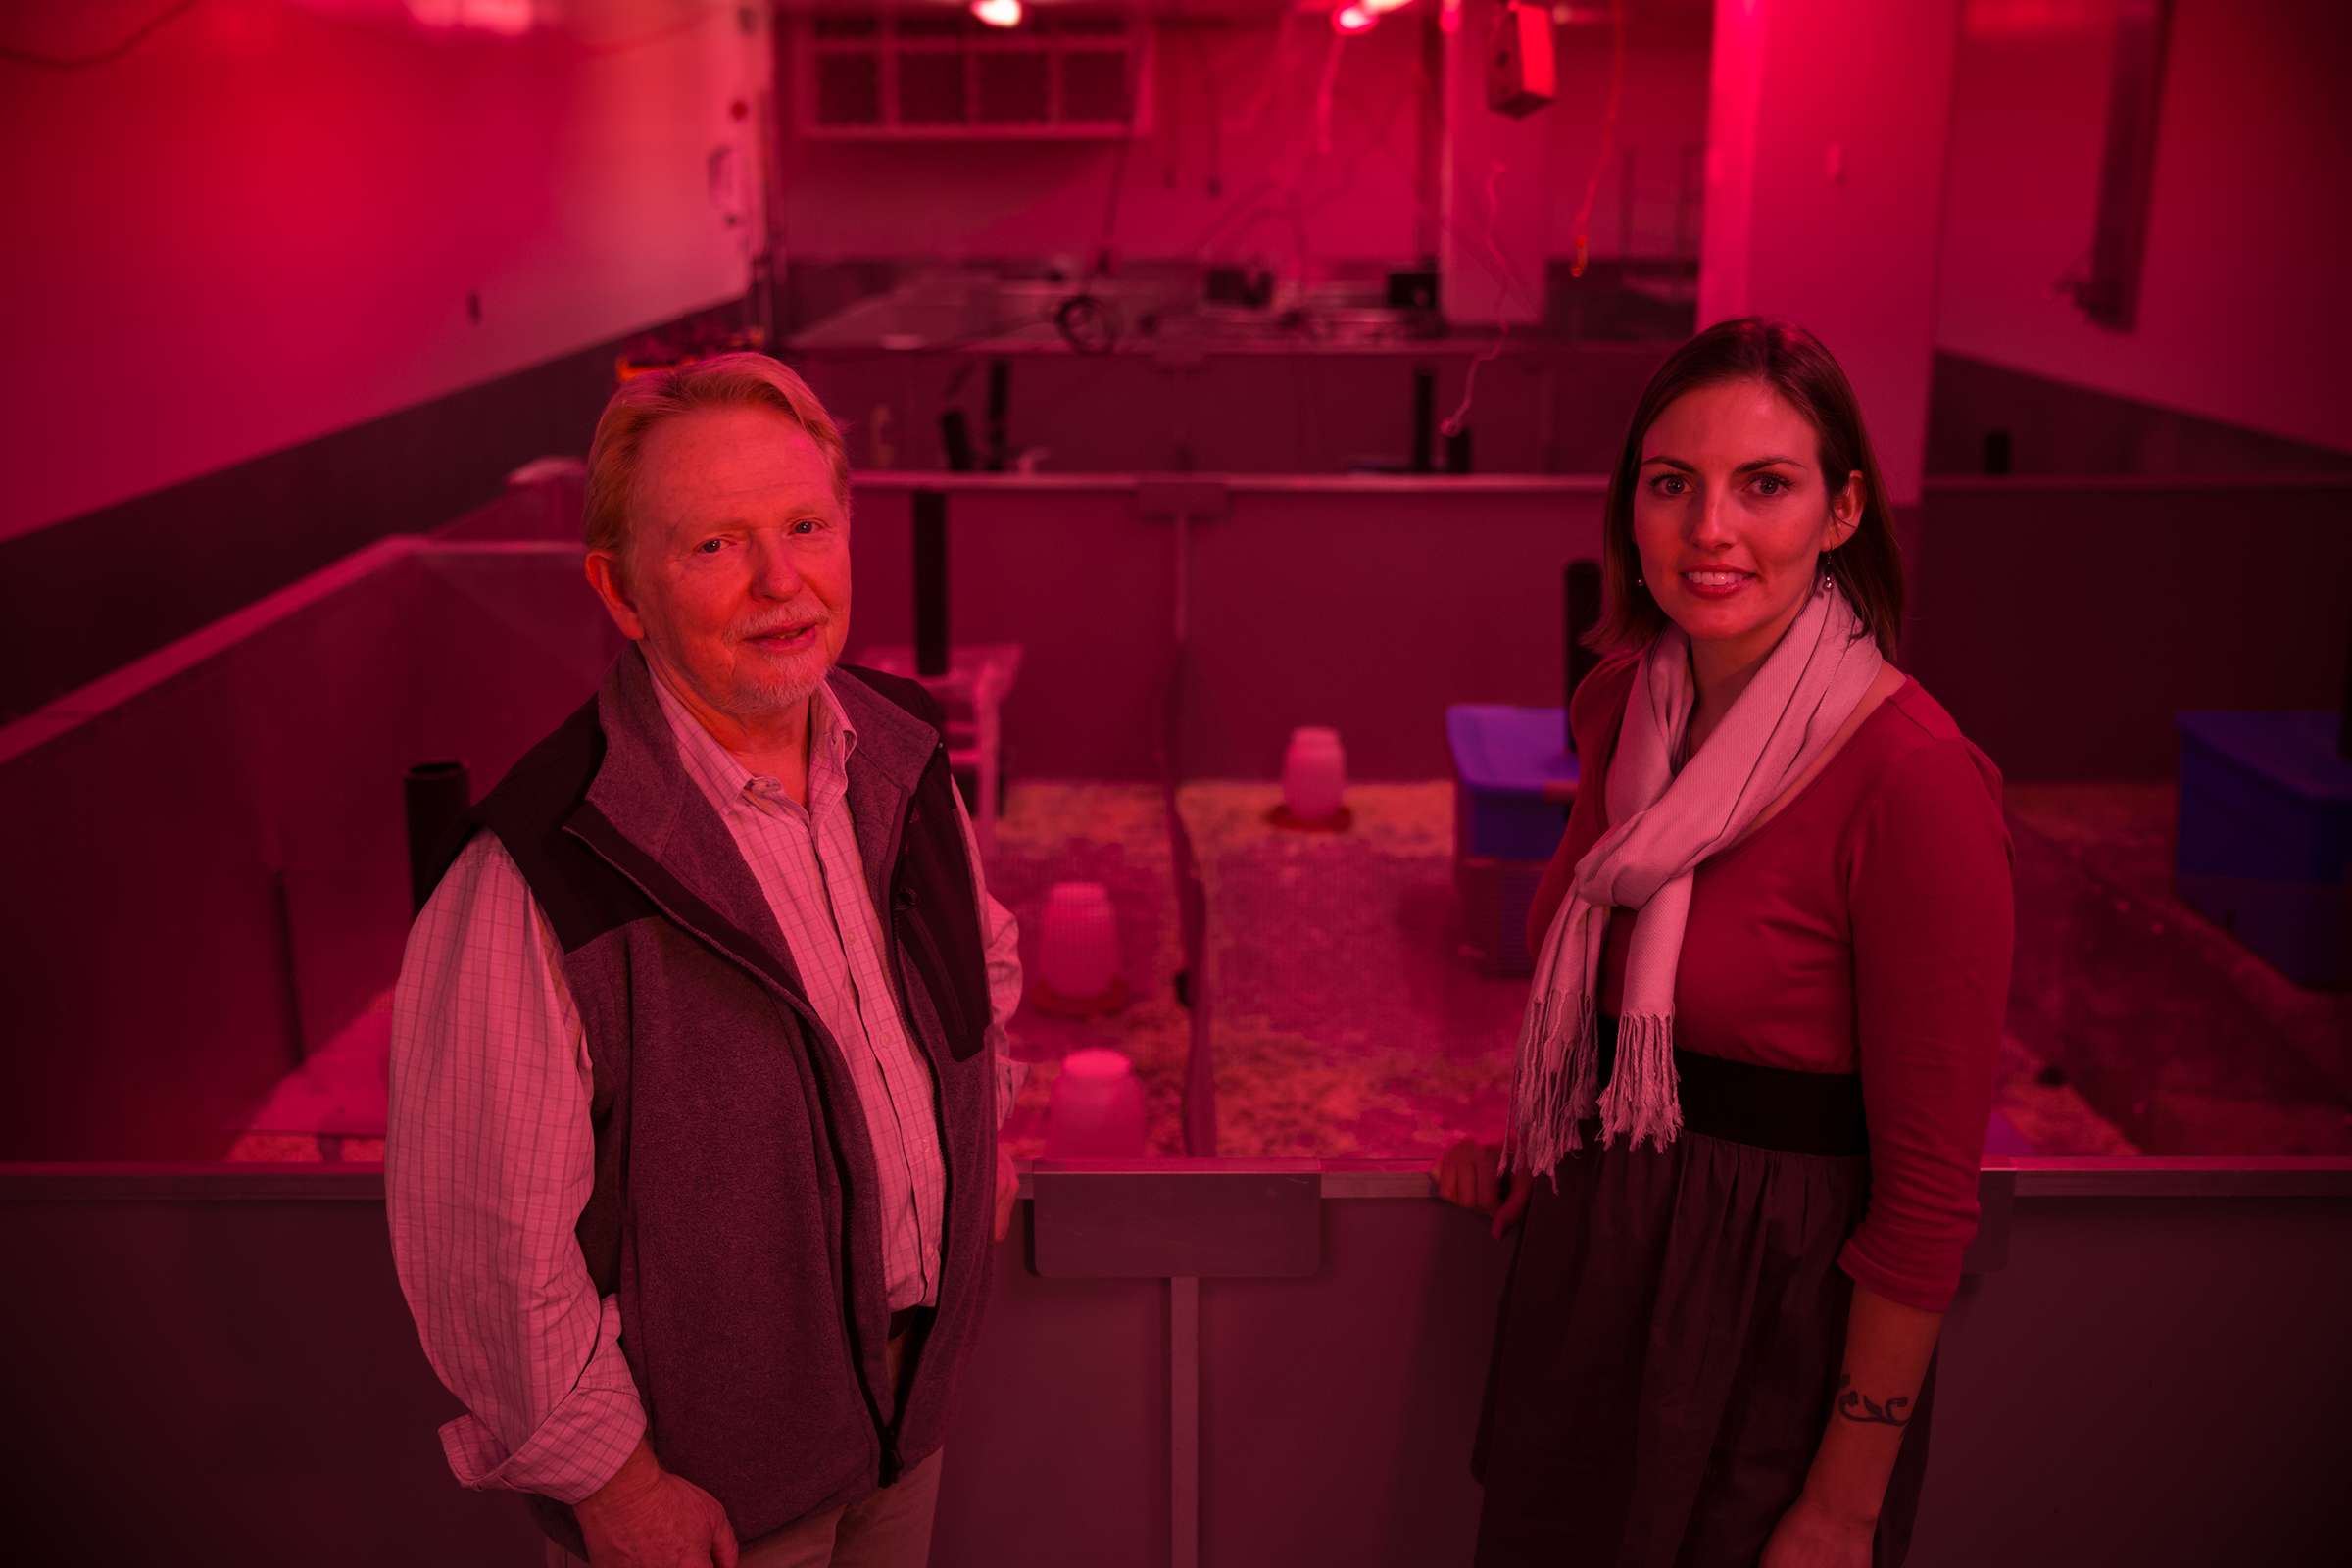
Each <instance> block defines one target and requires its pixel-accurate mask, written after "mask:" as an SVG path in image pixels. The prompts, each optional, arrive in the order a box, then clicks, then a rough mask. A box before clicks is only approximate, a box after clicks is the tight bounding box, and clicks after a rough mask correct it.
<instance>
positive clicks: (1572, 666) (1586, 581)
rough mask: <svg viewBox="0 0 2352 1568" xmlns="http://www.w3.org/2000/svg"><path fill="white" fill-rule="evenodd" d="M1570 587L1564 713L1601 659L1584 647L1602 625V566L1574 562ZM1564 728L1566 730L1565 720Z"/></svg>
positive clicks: (1572, 746)
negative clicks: (1578, 688) (1586, 639)
mask: <svg viewBox="0 0 2352 1568" xmlns="http://www.w3.org/2000/svg"><path fill="white" fill-rule="evenodd" d="M1566 578H1567V584H1568V613H1567V616H1566V624H1567V627H1568V695H1567V696H1566V697H1565V698H1563V699H1562V700H1561V704H1560V706H1561V707H1562V708H1563V709H1565V708H1566V707H1567V706H1568V704H1570V703H1572V702H1574V701H1575V700H1576V689H1577V687H1579V686H1581V685H1583V684H1584V680H1585V677H1586V676H1587V675H1590V674H1592V673H1593V665H1595V664H1597V663H1599V662H1600V656H1599V655H1598V654H1596V653H1594V652H1593V650H1592V649H1590V648H1587V647H1586V646H1585V638H1586V637H1587V636H1588V635H1590V634H1591V632H1592V630H1593V627H1595V626H1597V625H1599V624H1600V563H1599V562H1597V561H1571V562H1570V563H1568V570H1567V573H1566ZM1561 724H1562V726H1563V727H1566V725H1567V720H1566V719H1565V718H1564V717H1563V718H1562V719H1561ZM1568 750H1569V751H1571V752H1573V751H1575V750H1576V731H1575V730H1573V729H1570V730H1569V731H1568Z"/></svg>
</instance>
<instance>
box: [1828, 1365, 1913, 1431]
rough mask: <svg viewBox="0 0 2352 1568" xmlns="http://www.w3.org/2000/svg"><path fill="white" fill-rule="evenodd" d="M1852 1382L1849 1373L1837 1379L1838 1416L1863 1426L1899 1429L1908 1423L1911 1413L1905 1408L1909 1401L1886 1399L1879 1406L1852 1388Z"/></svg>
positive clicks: (1852, 1377) (1870, 1398)
mask: <svg viewBox="0 0 2352 1568" xmlns="http://www.w3.org/2000/svg"><path fill="white" fill-rule="evenodd" d="M1853 1382H1854V1375H1853V1374H1852V1373H1851V1372H1845V1373H1841V1374H1839V1376H1838V1414H1839V1415H1841V1416H1843V1417H1845V1418H1846V1419H1847V1420H1848V1421H1853V1422H1858V1423H1859V1424H1861V1425H1863V1426H1873V1427H1900V1426H1904V1425H1906V1424H1908V1423H1909V1421H1910V1419H1911V1412H1910V1411H1909V1410H1908V1409H1906V1408H1905V1406H1907V1405H1908V1404H1910V1402H1911V1401H1910V1400H1909V1399H1900V1398H1897V1399H1888V1400H1887V1402H1886V1403H1885V1404H1881V1403H1879V1402H1878V1401H1877V1400H1876V1399H1873V1398H1872V1397H1870V1396H1869V1395H1867V1394H1864V1393H1863V1392H1862V1391H1861V1390H1860V1389H1857V1388H1855V1387H1853Z"/></svg>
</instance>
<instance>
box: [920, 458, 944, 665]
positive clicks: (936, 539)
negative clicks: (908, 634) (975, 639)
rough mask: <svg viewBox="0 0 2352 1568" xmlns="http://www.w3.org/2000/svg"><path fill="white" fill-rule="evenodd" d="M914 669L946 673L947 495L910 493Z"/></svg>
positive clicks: (933, 492)
mask: <svg viewBox="0 0 2352 1568" xmlns="http://www.w3.org/2000/svg"><path fill="white" fill-rule="evenodd" d="M914 668H915V672H916V673H917V674H921V675H945V674H946V673H947V672H948V493H947V492H946V491H945V490H917V491H916V492H915V493H914Z"/></svg>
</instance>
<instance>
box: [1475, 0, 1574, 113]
mask: <svg viewBox="0 0 2352 1568" xmlns="http://www.w3.org/2000/svg"><path fill="white" fill-rule="evenodd" d="M1556 89H1557V77H1556V76H1555V75H1554V73H1553V71H1552V62H1551V13H1550V12H1549V11H1547V10H1545V9H1544V7H1542V6H1524V5H1519V4H1517V3H1516V0H1513V3H1512V4H1509V5H1505V6H1504V7H1503V8H1502V9H1501V11H1499V12H1497V13H1496V14H1495V25H1494V26H1493V27H1492V28H1490V29H1489V30H1488V33H1487V107H1488V108H1489V109H1492V110H1494V111H1495V113H1496V114H1498V115H1509V116H1511V117H1512V118H1513V119H1517V118H1519V117H1521V116H1524V115H1532V114H1534V113H1535V112H1536V111H1537V110H1539V109H1541V108H1543V107H1544V105H1545V104H1547V103H1549V102H1551V99H1552V94H1553V93H1554V91H1555V90H1556Z"/></svg>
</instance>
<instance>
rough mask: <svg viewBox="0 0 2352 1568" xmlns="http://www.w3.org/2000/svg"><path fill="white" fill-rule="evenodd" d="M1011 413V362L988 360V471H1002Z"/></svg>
mask: <svg viewBox="0 0 2352 1568" xmlns="http://www.w3.org/2000/svg"><path fill="white" fill-rule="evenodd" d="M1011 415H1012V362H1011V361H1010V360H1001V359H1000V360H991V361H989V362H988V471H989V472H991V473H1003V472H1004V471H1005V456H1006V448H1007V442H1008V438H1007V436H1006V434H1005V429H1006V424H1007V421H1008V420H1009V419H1010V417H1011Z"/></svg>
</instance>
